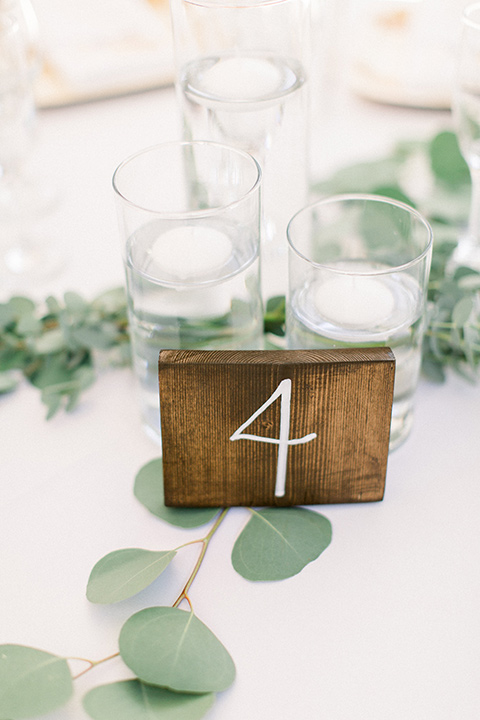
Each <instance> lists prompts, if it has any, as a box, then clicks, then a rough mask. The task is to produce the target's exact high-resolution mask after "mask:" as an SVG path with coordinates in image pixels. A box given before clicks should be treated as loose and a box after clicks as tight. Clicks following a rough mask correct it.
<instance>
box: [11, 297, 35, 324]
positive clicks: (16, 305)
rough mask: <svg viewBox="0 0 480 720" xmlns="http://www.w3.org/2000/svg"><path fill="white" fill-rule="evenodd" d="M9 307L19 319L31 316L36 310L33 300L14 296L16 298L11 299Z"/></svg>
mask: <svg viewBox="0 0 480 720" xmlns="http://www.w3.org/2000/svg"><path fill="white" fill-rule="evenodd" d="M8 305H9V306H10V308H11V310H12V312H13V314H14V316H15V317H17V318H21V317H22V316H23V315H31V314H32V313H33V312H34V310H35V303H34V302H33V300H31V299H30V298H27V297H22V296H20V295H14V297H12V298H10V300H9V301H8Z"/></svg>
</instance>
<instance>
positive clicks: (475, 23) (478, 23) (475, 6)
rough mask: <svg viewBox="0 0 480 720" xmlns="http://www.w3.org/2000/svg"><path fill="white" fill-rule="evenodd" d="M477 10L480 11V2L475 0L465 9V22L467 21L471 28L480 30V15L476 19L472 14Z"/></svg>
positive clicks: (466, 23)
mask: <svg viewBox="0 0 480 720" xmlns="http://www.w3.org/2000/svg"><path fill="white" fill-rule="evenodd" d="M477 11H479V12H480V2H474V3H470V5H467V6H466V7H465V8H464V9H463V22H464V23H465V25H468V26H469V27H471V28H475V29H477V30H480V16H479V17H478V19H477V20H474V19H473V18H472V14H473V13H475V12H477Z"/></svg>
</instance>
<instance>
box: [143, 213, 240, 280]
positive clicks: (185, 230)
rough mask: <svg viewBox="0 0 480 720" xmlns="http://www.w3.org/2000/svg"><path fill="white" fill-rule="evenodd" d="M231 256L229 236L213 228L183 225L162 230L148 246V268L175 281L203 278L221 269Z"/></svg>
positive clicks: (151, 271)
mask: <svg viewBox="0 0 480 720" xmlns="http://www.w3.org/2000/svg"><path fill="white" fill-rule="evenodd" d="M231 255H232V243H231V242H230V239H229V237H228V235H226V234H225V233H223V232H220V230H215V229H214V228H207V227H201V226H198V225H182V226H179V227H175V228H172V229H171V230H167V231H166V232H164V233H162V234H161V235H160V236H159V237H158V238H157V239H156V240H155V242H154V243H153V245H152V247H151V248H150V252H149V256H150V263H149V268H148V271H149V272H150V273H153V274H155V275H164V274H165V273H166V274H167V275H170V276H172V277H173V278H175V279H176V280H191V279H192V278H203V277H205V276H206V275H211V274H212V273H214V272H215V271H216V270H220V268H222V267H223V266H224V265H225V264H226V263H227V262H228V260H229V259H230V257H231Z"/></svg>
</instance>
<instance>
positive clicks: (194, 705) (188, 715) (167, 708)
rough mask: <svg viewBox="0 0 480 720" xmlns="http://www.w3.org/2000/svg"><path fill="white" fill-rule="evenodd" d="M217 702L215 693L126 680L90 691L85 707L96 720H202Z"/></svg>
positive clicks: (84, 700) (84, 703) (85, 698)
mask: <svg viewBox="0 0 480 720" xmlns="http://www.w3.org/2000/svg"><path fill="white" fill-rule="evenodd" d="M214 702H215V695H213V693H208V694H204V695H184V694H182V693H174V692H171V691H170V690H165V688H159V687H154V686H152V685H145V684H144V683H141V682H140V681H139V680H123V681H121V682H116V683H111V684H110V685H101V686H100V687H96V688H94V689H93V690H90V692H89V693H87V695H86V696H85V697H84V699H83V707H84V708H85V710H86V712H87V713H88V714H89V715H90V717H91V718H93V720H132V718H135V720H155V718H159V719H160V720H199V719H200V718H202V717H203V716H204V715H205V713H206V712H207V711H208V710H209V709H210V708H211V707H212V705H213V703H214Z"/></svg>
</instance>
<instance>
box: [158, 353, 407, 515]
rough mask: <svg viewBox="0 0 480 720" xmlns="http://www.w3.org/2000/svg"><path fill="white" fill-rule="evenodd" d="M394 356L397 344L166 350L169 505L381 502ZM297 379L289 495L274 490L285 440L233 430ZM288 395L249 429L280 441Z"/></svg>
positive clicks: (163, 387)
mask: <svg viewBox="0 0 480 720" xmlns="http://www.w3.org/2000/svg"><path fill="white" fill-rule="evenodd" d="M394 375H395V358H394V355H393V353H392V352H391V350H390V349H389V348H352V349H350V348H349V349H342V350H321V351H320V350H318V351H316V350H279V351H195V350H162V351H161V353H160V356H159V390H160V414H161V426H162V449H163V468H164V488H165V503H166V505H169V506H180V507H182V506H185V507H188V506H197V507H205V506H231V505H247V506H268V505H277V506H282V505H285V506H287V505H300V504H301V505H304V504H305V505H311V504H323V503H345V502H367V501H378V500H381V499H382V498H383V494H384V489H385V475H386V468H387V458H388V443H389V436H390V418H391V409H392V401H393V383H394ZM287 378H289V379H290V380H291V382H292V395H291V418H290V429H289V439H290V440H293V439H295V438H300V437H303V436H305V435H308V434H310V433H316V434H317V437H316V438H315V439H314V440H312V441H311V442H308V443H305V444H297V445H290V446H289V448H288V457H287V476H286V492H285V495H284V496H283V497H276V496H275V480H276V470H277V457H278V444H273V443H265V442H254V441H252V440H248V439H239V440H236V441H235V442H233V441H231V440H230V436H231V435H232V434H233V433H234V432H235V431H236V430H237V428H239V427H240V426H241V425H242V423H244V422H245V421H246V420H247V419H248V418H249V417H250V416H251V415H252V414H253V413H254V412H255V411H256V410H258V408H259V407H260V406H261V405H262V404H263V403H264V402H265V401H266V400H268V398H269V397H270V396H271V395H272V393H273V392H274V391H275V390H276V389H277V388H278V386H279V385H280V383H281V381H282V380H284V379H287ZM280 406H281V403H280V399H277V400H276V401H275V402H273V403H272V404H271V405H270V406H269V407H267V408H266V409H265V411H264V412H263V413H262V414H261V415H260V416H259V417H257V418H256V419H255V420H254V421H253V422H252V423H251V425H250V426H249V427H248V430H246V431H245V432H248V433H249V434H252V435H257V436H261V437H267V438H274V439H278V438H279V433H280Z"/></svg>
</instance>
